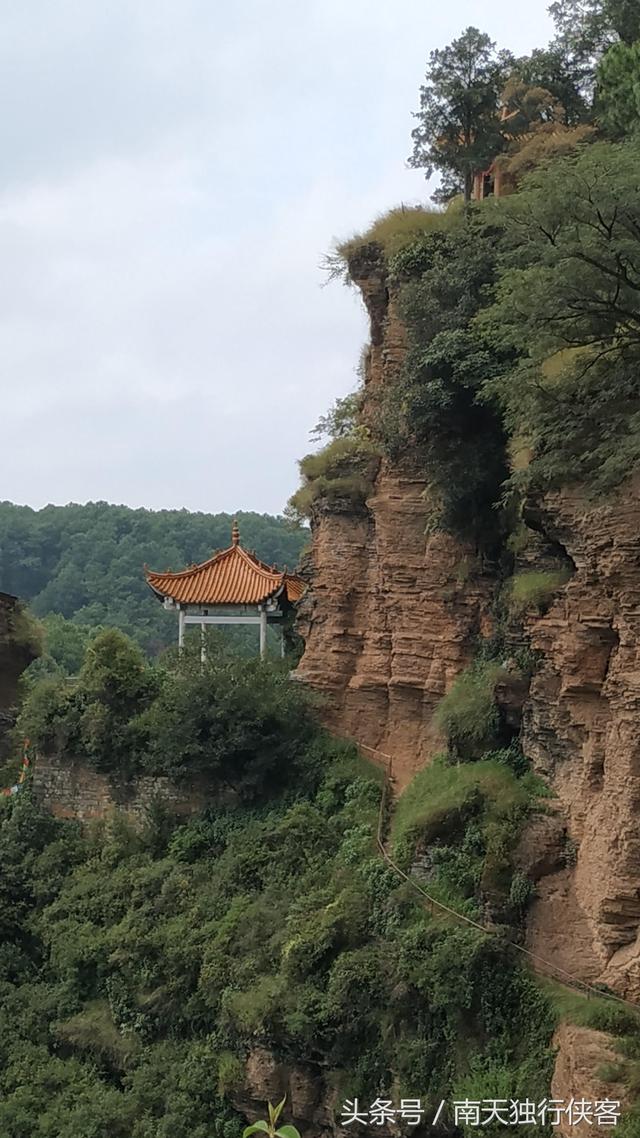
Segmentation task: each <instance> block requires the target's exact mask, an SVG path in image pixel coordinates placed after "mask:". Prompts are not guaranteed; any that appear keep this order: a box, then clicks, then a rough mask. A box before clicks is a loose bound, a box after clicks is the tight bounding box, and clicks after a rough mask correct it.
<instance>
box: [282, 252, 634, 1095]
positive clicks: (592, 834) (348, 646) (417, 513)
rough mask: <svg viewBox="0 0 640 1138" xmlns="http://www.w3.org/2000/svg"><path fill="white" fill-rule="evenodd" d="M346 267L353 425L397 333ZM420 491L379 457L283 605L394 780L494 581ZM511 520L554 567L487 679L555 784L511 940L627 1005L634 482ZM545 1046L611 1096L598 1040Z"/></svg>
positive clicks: (558, 1084) (534, 505) (573, 1085)
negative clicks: (501, 688) (501, 684)
mask: <svg viewBox="0 0 640 1138" xmlns="http://www.w3.org/2000/svg"><path fill="white" fill-rule="evenodd" d="M354 275H355V278H356V281H357V283H358V285H359V287H360V289H361V291H362V295H363V297H364V301H365V304H366V306H367V309H368V312H369V315H370V319H371V352H370V356H369V359H368V365H367V369H366V376H365V405H364V411H363V415H364V419H365V421H366V420H367V418H368V417H370V418H372V417H373V416H374V415H375V411H376V403H377V399H378V396H379V393H380V390H381V389H382V387H383V386H384V387H386V388H387V390H388V389H389V388H390V387H392V385H393V384H394V383H396V382H397V379H398V373H399V368H400V366H401V363H402V358H403V352H404V350H405V339H404V331H403V327H402V324H401V321H400V319H399V316H398V308H397V301H396V298H395V297H394V295H393V292H390V291H389V288H388V285H387V282H386V280H385V277H384V271H383V269H382V268H381V266H380V263H379V261H378V260H377V259H376V257H375V256H374V255H373V252H370V253H369V255H367V253H366V251H365V253H364V254H363V256H362V258H361V261H360V263H359V265H358V266H356V272H355V274H354ZM425 491H426V486H425V483H424V481H423V480H421V478H420V476H419V474H418V472H417V471H416V469H415V467H414V466H412V462H411V456H410V455H406V456H404V457H403V459H402V460H401V461H400V462H399V463H398V464H394V465H393V466H392V465H391V464H389V463H388V462H387V461H385V460H383V461H382V463H381V465H380V468H379V471H378V475H377V478H376V480H375V484H374V488H373V492H372V494H371V496H370V498H369V499H368V501H367V503H366V507H367V508H366V511H362V512H360V513H349V511H348V508H346V507H345V508H344V509H335V508H334V509H332V510H331V511H328V510H324V511H323V510H319V511H318V512H317V514H316V516H315V519H314V526H313V544H312V552H311V555H310V583H311V587H310V589H309V592H308V594H307V596H306V598H305V600H304V602H303V605H302V606H301V613H300V627H301V631H302V634H303V636H304V638H305V641H306V649H305V654H304V656H303V659H302V661H301V664H300V666H299V671H298V674H299V676H300V678H301V679H303V680H305V681H306V682H308V683H310V684H311V685H312V686H313V687H314V688H316V689H317V690H319V691H320V692H321V693H322V694H323V695H324V697H325V716H326V720H327V723H328V725H329V726H330V727H331V728H332V729H333V730H335V731H336V732H337V733H340V734H344V735H346V736H349V737H351V738H354V739H355V740H357V741H358V742H360V743H362V744H364V745H365V746H368V747H372V748H377V749H379V750H381V751H383V752H386V753H387V754H389V755H390V756H391V757H392V760H393V769H394V774H395V776H396V779H397V783H398V789H399V790H402V789H403V787H404V786H405V785H406V784H407V783H408V782H409V781H410V779H411V777H412V775H413V774H414V773H415V771H416V770H418V769H420V768H421V767H422V766H424V764H425V763H427V762H429V761H430V759H431V758H432V757H433V755H434V754H435V753H436V752H437V751H438V750H440V749H442V743H443V741H442V739H441V738H440V737H439V735H438V731H437V729H436V728H435V726H434V723H433V712H434V709H435V707H436V705H437V703H438V701H439V700H440V698H441V697H442V695H443V694H444V693H445V691H446V690H447V689H448V688H449V687H450V685H451V683H452V682H453V680H454V679H455V677H456V676H457V675H458V674H459V673H460V671H461V670H462V669H463V668H464V667H465V666H466V665H467V664H468V662H469V661H470V659H471V658H472V656H473V652H474V647H475V641H476V638H477V637H478V635H479V634H483V635H488V634H490V632H491V624H492V621H491V609H492V603H493V601H494V600H495V595H496V586H497V582H496V580H495V579H494V578H492V577H491V575H490V574H487V575H483V574H482V573H480V572H479V571H478V569H477V567H476V562H475V559H474V558H473V556H472V551H471V550H469V549H467V548H465V547H464V546H463V545H462V544H461V543H460V542H458V541H456V540H455V539H453V538H452V537H450V536H446V535H444V534H439V533H436V534H429V532H428V529H429V518H430V510H429V504H428V501H427V497H426V493H425ZM525 521H526V524H527V526H528V528H529V530H530V534H531V541H530V542H529V552H528V553H527V554H526V555H525V568H528V569H533V570H543V571H544V570H548V569H549V568H554V567H555V568H557V567H558V559H559V560H560V562H562V563H563V564H564V565H567V566H570V567H571V577H570V580H569V582H568V584H567V585H565V586H563V587H562V588H561V589H560V591H559V592H558V593H557V595H556V600H555V602H554V604H553V605H552V606H551V608H550V609H549V610H548V611H547V612H546V614H545V615H544V616H540V615H536V616H532V615H529V616H528V617H527V618H526V620H525V628H524V638H523V637H522V629H517V628H516V629H511V630H508V639H510V638H511V635H513V638H514V641H515V642H518V641H519V644H520V645H523V644H528V645H530V647H531V648H533V649H534V650H535V652H536V657H537V659H538V661H539V663H538V665H537V666H536V669H535V672H534V675H533V677H532V680H531V683H530V686H529V688H528V690H527V688H526V685H525V687H524V689H523V690H522V692H521V693H520V698H519V699H517V700H516V706H514V707H510V706H509V698H512V697H513V691H512V692H511V696H510V695H509V693H508V692H507V693H506V694H505V693H502V694H503V695H504V696H505V701H506V702H505V701H503V700H502V699H501V693H500V692H498V698H499V700H500V702H502V703H503V711H506V714H507V718H508V719H509V717H510V716H511V718H512V719H513V723H512V725H513V726H518V725H519V724H520V722H521V723H522V743H523V750H524V752H525V754H526V756H527V757H528V758H529V759H530V761H531V762H532V764H533V766H534V768H535V770H536V771H537V772H538V773H539V774H540V775H541V776H542V777H543V778H544V780H545V781H546V782H547V783H548V784H549V785H550V787H551V788H552V790H553V792H554V795H555V797H554V798H553V799H552V800H551V801H550V807H549V812H548V813H547V814H546V815H544V816H539V817H538V818H537V819H535V820H534V823H533V824H532V826H531V828H530V831H529V833H528V835H527V834H525V836H524V843H523V849H522V850H521V851H520V852H521V853H522V856H523V858H524V861H523V864H524V863H525V862H526V864H527V866H529V868H531V867H533V868H532V871H531V872H530V874H529V875H530V877H531V878H532V880H534V881H535V900H534V902H533V904H532V906H531V908H530V911H529V918H528V926H527V941H528V945H529V947H530V948H531V949H532V950H533V951H535V952H536V953H537V954H538V955H539V956H541V957H543V958H544V959H545V960H547V961H551V962H552V963H553V964H554V965H555V966H556V967H558V968H562V969H565V970H566V971H567V972H569V973H570V974H572V975H573V976H574V977H577V978H579V979H581V980H584V981H587V982H591V983H601V984H606V985H607V986H608V987H609V988H610V989H611V990H613V991H614V992H616V993H618V994H619V995H620V996H623V997H625V998H627V999H629V1000H632V1001H634V1002H638V1003H640V827H638V813H639V810H640V731H639V729H638V728H639V724H640V646H639V645H640V478H638V479H637V480H635V481H633V482H631V483H630V484H627V485H626V486H624V487H622V488H621V489H620V491H619V492H618V493H617V494H616V495H615V496H614V497H613V498H611V499H609V500H606V501H600V502H594V501H593V500H591V499H589V497H588V496H587V494H586V493H584V492H581V491H578V490H576V491H571V492H568V491H567V492H562V493H556V494H548V495H547V496H546V497H545V498H544V499H542V500H539V501H536V502H529V503H528V504H527V506H526V509H525ZM515 686H516V687H517V684H516V685H515ZM510 721H511V719H510ZM527 872H528V870H527ZM554 1042H555V1044H556V1046H557V1048H558V1058H557V1063H556V1071H555V1075H554V1084H553V1093H554V1094H555V1096H556V1097H558V1098H563V1099H565V1100H567V1101H568V1100H569V1099H570V1098H571V1097H572V1095H575V1096H576V1097H584V1096H585V1095H586V1097H592V1098H594V1099H595V1098H598V1097H607V1095H609V1097H611V1096H612V1095H613V1097H618V1098H624V1088H621V1087H620V1086H617V1087H611V1086H608V1087H607V1086H605V1085H604V1084H602V1083H601V1082H600V1081H599V1078H598V1071H599V1069H600V1068H601V1067H602V1065H603V1063H604V1062H606V1061H607V1059H609V1060H610V1059H611V1058H612V1054H613V1053H611V1052H610V1044H611V1041H610V1039H609V1037H607V1036H606V1035H602V1034H601V1033H599V1032H594V1031H591V1030H590V1029H587V1028H579V1027H576V1026H574V1025H572V1024H562V1025H561V1027H560V1028H559V1029H558V1032H557V1034H556V1038H555V1041H554ZM614 1058H615V1056H614ZM578 1084H579V1085H578ZM589 1091H592V1092H593V1093H592V1094H591V1096H590V1095H589V1093H588V1092H589Z"/></svg>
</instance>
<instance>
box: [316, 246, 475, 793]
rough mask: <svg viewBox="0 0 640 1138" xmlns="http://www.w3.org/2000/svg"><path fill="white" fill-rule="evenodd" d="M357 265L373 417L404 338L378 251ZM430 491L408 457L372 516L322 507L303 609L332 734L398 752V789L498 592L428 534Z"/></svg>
mask: <svg viewBox="0 0 640 1138" xmlns="http://www.w3.org/2000/svg"><path fill="white" fill-rule="evenodd" d="M352 272H353V276H354V279H355V280H356V282H357V284H358V285H359V286H360V288H361V291H362V295H363V298H364V301H365V304H366V306H367V309H368V312H369V317H370V322H371V347H370V351H369V353H368V355H367V362H366V368H365V404H364V409H363V418H364V421H365V422H367V421H371V420H372V419H373V418H374V417H375V415H376V408H377V403H378V399H379V397H380V393H381V391H382V389H383V388H385V389H387V390H388V389H389V388H392V386H393V385H394V384H395V383H396V382H397V379H398V374H399V369H400V366H401V363H402V358H403V355H404V351H405V334H404V328H403V326H402V322H401V320H400V318H399V314H398V308H397V300H396V297H395V296H394V294H393V291H392V290H390V289H389V287H388V282H387V280H386V276H385V271H384V267H383V264H382V262H381V259H380V257H379V256H378V255H377V254H376V251H375V247H368V248H367V249H365V250H364V252H363V253H362V254H361V255H360V256H359V258H358V260H357V262H356V263H354V264H353V265H352ZM426 489H427V488H426V484H425V482H424V479H421V478H420V477H419V476H418V475H417V474H416V472H415V470H414V469H413V468H412V463H411V460H410V458H409V459H406V460H404V461H402V462H400V463H397V464H393V465H391V464H390V463H389V462H387V461H383V462H381V464H380V468H379V471H378V474H377V477H376V480H375V485H374V490H373V493H372V495H371V497H370V498H369V499H368V501H367V503H366V510H365V511H363V512H360V513H357V514H355V513H350V512H348V510H345V511H338V510H335V509H334V510H332V511H331V512H329V511H321V510H320V511H318V512H317V514H316V516H315V518H314V524H313V547H312V553H311V566H310V574H311V582H312V585H311V588H310V590H309V593H308V595H307V597H306V599H305V601H304V602H303V604H302V605H301V607H300V616H299V629H300V631H301V633H302V635H303V637H304V639H305V653H304V656H303V658H302V661H301V663H300V665H299V667H298V671H297V676H298V678H299V679H301V680H304V681H305V682H307V683H309V684H311V685H312V686H313V687H314V688H316V689H317V690H318V691H320V692H321V693H322V694H323V695H324V696H325V701H326V702H325V715H326V721H327V723H328V725H329V726H330V727H331V728H332V729H333V730H335V731H336V732H337V733H340V734H343V735H346V736H349V737H350V738H354V739H356V740H357V741H358V742H359V743H362V744H364V745H366V746H368V747H371V748H375V749H377V750H379V751H381V752H383V753H384V754H386V755H389V756H390V757H391V759H392V762H393V771H394V775H395V777H396V780H397V782H398V785H399V787H400V788H402V787H403V786H404V785H406V783H407V782H408V781H410V779H411V777H412V775H413V774H414V773H415V772H416V770H419V769H420V767H422V766H424V764H425V762H428V761H429V759H430V758H431V757H432V756H433V754H434V753H435V752H437V751H438V750H439V749H441V747H442V739H441V737H440V735H439V733H438V731H437V729H436V728H435V726H434V723H433V711H434V708H435V706H436V704H437V703H438V702H439V700H440V699H441V698H442V696H443V694H444V693H445V691H446V690H447V689H448V687H449V686H450V685H451V683H452V682H453V680H454V679H455V677H456V676H457V675H458V673H459V672H460V671H461V670H462V669H463V668H464V667H465V666H466V664H467V663H468V662H469V660H470V658H471V654H472V651H473V645H474V642H475V640H476V638H477V637H478V635H480V634H481V633H486V632H487V631H488V629H489V627H490V616H489V611H490V603H491V598H492V594H493V581H492V579H491V577H490V576H483V575H482V574H481V573H480V572H479V571H478V567H477V564H476V561H475V557H474V556H473V551H472V550H470V549H469V548H467V547H465V546H464V545H462V544H461V543H460V542H459V541H457V540H455V539H454V538H452V537H450V536H448V535H446V534H443V533H433V534H431V533H429V532H428V530H429V521H430V509H429V504H428V501H427V499H426V496H425V494H426ZM381 761H385V760H384V759H383V758H381Z"/></svg>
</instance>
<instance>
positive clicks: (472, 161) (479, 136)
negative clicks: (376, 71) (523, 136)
mask: <svg viewBox="0 0 640 1138" xmlns="http://www.w3.org/2000/svg"><path fill="white" fill-rule="evenodd" d="M512 64H513V57H512V56H511V54H510V53H509V52H505V51H498V52H497V51H496V45H495V43H493V41H492V40H491V39H490V37H489V36H488V35H486V34H484V33H483V32H480V31H478V29H477V28H472V27H470V28H467V30H466V31H465V32H464V34H463V35H462V36H461V37H460V38H459V39H457V40H454V41H453V43H451V44H449V46H448V47H445V48H442V49H439V50H436V51H433V52H431V55H430V56H429V65H428V67H427V74H426V83H425V84H424V86H423V87H421V88H420V110H419V111H417V112H416V114H415V116H414V117H415V118H416V119H417V120H418V126H417V127H416V128H415V129H414V130H413V132H412V138H413V144H414V145H413V153H412V155H411V157H410V158H409V163H410V165H411V166H414V167H416V168H420V169H424V171H425V176H426V177H427V178H430V177H431V175H432V174H433V172H434V170H437V171H439V173H440V174H441V177H442V182H441V185H440V187H439V189H438V190H437V191H436V193H435V194H434V195H433V197H434V201H448V200H449V199H450V198H452V197H454V196H455V195H456V194H459V193H461V192H463V193H464V196H465V201H467V202H468V201H469V200H470V199H471V193H472V190H473V178H474V175H475V173H476V172H477V171H478V170H483V169H485V167H486V166H488V164H489V163H490V162H491V160H492V159H493V158H495V156H496V154H497V153H499V151H500V150H501V149H502V146H503V142H504V140H503V135H502V133H501V129H500V118H499V113H498V112H499V95H500V92H501V90H502V88H503V87H504V84H505V81H506V79H507V77H508V74H509V72H510V70H511V67H512Z"/></svg>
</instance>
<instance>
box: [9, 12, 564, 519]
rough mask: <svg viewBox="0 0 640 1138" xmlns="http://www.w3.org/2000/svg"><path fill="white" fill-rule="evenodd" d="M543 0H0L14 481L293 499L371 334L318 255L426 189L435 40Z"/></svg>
mask: <svg viewBox="0 0 640 1138" xmlns="http://www.w3.org/2000/svg"><path fill="white" fill-rule="evenodd" d="M546 3H547V0H531V2H530V3H529V4H526V5H525V4H514V3H513V0H486V2H484V3H480V2H479V0H449V2H448V3H441V2H440V0H270V2H269V3H267V0H243V2H242V3H240V2H235V3H234V2H233V0H232V2H229V0H225V2H224V3H223V2H221V0H108V2H107V3H105V2H104V0H101V2H98V0H23V2H22V3H16V2H15V0H0V14H1V24H0V27H1V29H2V35H1V36H0V93H1V101H2V105H3V107H4V112H3V115H2V117H1V119H0V143H1V145H0V152H1V154H2V181H1V183H0V246H1V249H0V253H1V258H2V264H3V266H4V270H3V274H2V278H1V285H0V360H1V364H0V366H1V368H2V401H1V408H2V411H1V436H0V499H2V498H5V499H11V500H13V501H16V502H26V503H29V504H31V505H33V506H41V505H43V504H45V503H47V502H55V503H64V502H68V501H87V500H96V499H105V500H107V501H113V502H124V503H127V504H129V505H133V506H151V507H154V508H161V507H165V506H166V507H178V506H186V507H187V508H189V509H196V510H213V511H215V510H223V509H226V510H230V511H231V510H235V509H255V510H260V511H269V512H274V513H275V512H280V511H281V509H282V508H283V506H284V504H285V502H286V499H287V497H288V496H289V494H290V493H291V492H292V490H293V489H295V486H296V485H297V465H296V459H297V458H299V457H300V456H301V455H302V454H304V453H305V452H306V451H307V450H309V449H310V444H309V430H310V429H311V428H312V427H313V425H314V423H316V421H317V420H318V417H319V416H320V415H321V414H322V413H323V412H324V411H325V410H326V409H327V407H328V406H329V405H330V404H331V403H332V401H333V400H334V398H336V396H339V395H343V394H345V393H346V392H347V391H349V390H351V389H352V388H353V386H354V385H355V382H356V380H355V375H354V365H355V363H356V361H357V358H358V354H359V349H360V346H361V344H362V343H363V342H364V340H365V338H366V327H365V321H364V318H363V314H362V311H361V308H360V305H359V302H358V299H357V297H356V296H355V295H354V294H353V293H351V292H350V291H348V290H346V289H344V288H343V287H341V286H339V285H332V286H330V287H328V288H322V287H321V285H322V283H323V273H322V271H321V269H320V267H319V266H320V263H321V259H322V255H323V253H324V252H325V251H326V250H327V249H328V248H329V247H330V246H331V243H332V240H333V239H334V238H335V237H345V236H348V235H350V234H351V233H353V232H354V231H356V230H359V229H362V228H365V227H366V225H367V224H368V222H369V221H370V220H371V219H372V217H373V216H374V215H375V214H376V213H378V212H380V211H382V210H385V209H387V208H388V207H390V206H391V205H394V204H397V203H398V202H400V201H404V202H415V201H419V200H421V199H424V198H425V197H426V195H427V192H428V191H427V189H426V186H425V183H424V179H423V178H422V176H421V174H420V173H419V172H417V171H412V170H408V169H407V168H406V165H405V159H406V157H407V154H408V153H409V150H410V131H411V127H412V122H411V111H412V110H414V109H415V108H416V105H417V92H418V88H419V86H420V83H421V81H422V79H423V76H424V66H425V60H426V57H427V54H428V52H429V51H430V50H431V49H432V48H434V47H438V46H442V45H444V44H445V43H448V42H449V41H450V40H451V39H452V38H453V37H454V36H456V35H458V34H459V33H460V31H461V30H462V29H463V28H464V27H466V26H467V25H468V24H470V23H474V24H476V25H478V26H480V27H482V28H483V29H485V30H487V31H489V32H490V33H491V34H492V36H493V37H494V38H495V39H497V40H498V42H499V44H500V45H501V46H505V47H506V46H508V47H511V48H512V49H513V50H514V51H516V52H524V51H527V50H529V49H530V48H531V47H533V46H534V45H541V44H543V43H545V42H546V41H547V39H548V38H549V34H550V31H551V27H550V22H549V19H548V17H547V15H546V11H545V9H546Z"/></svg>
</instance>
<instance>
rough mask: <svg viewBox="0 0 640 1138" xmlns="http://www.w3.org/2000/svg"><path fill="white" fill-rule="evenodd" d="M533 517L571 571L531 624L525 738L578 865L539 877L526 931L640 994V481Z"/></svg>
mask: <svg viewBox="0 0 640 1138" xmlns="http://www.w3.org/2000/svg"><path fill="white" fill-rule="evenodd" d="M534 521H535V523H536V524H538V525H542V526H543V527H544V529H545V531H546V533H547V534H549V535H550V537H552V539H553V540H554V541H556V542H558V543H560V544H561V545H562V546H563V548H564V549H565V550H566V551H567V553H568V554H569V556H570V557H571V560H572V561H573V563H574V565H575V573H574V575H573V577H572V579H571V581H570V582H569V583H568V585H566V586H565V588H564V589H563V591H562V594H561V596H560V597H559V599H558V600H557V602H556V603H555V604H554V605H553V607H552V608H551V609H550V611H549V612H548V613H547V614H546V615H545V616H544V617H542V618H540V619H538V620H535V621H532V622H531V624H530V636H531V643H532V645H533V647H534V648H536V649H538V650H539V651H540V652H541V653H542V654H543V655H542V661H543V662H542V665H541V667H540V669H539V671H538V672H537V674H536V675H535V676H534V679H533V682H532V685H531V691H530V696H529V700H528V702H527V704H526V707H525V729H524V747H525V751H526V753H527V755H528V756H529V757H530V759H531V760H532V762H533V764H534V767H535V768H536V770H537V771H538V772H539V773H540V774H542V775H543V776H544V777H545V778H546V779H547V780H548V781H549V782H550V783H551V785H552V786H553V788H554V790H555V791H556V794H557V795H558V799H559V803H560V805H561V808H562V809H563V811H564V814H565V817H566V821H567V830H568V835H569V840H570V842H571V843H572V852H573V856H572V858H571V859H570V860H571V861H573V862H574V863H575V864H574V865H573V867H572V868H571V867H570V868H569V869H565V870H562V871H561V872H560V873H559V874H556V875H551V876H550V877H548V878H546V879H545V880H544V881H543V882H542V883H541V885H540V886H539V898H538V901H537V903H536V905H535V906H534V909H533V912H532V918H531V921H530V928H529V938H530V942H531V943H532V944H533V945H536V944H540V943H541V942H542V941H543V942H544V943H545V946H546V950H547V954H548V953H549V952H553V953H557V954H558V955H559V956H560V957H562V959H563V960H564V962H565V964H564V966H567V965H568V964H569V962H571V964H572V971H574V972H575V971H577V972H578V973H579V974H580V975H581V978H583V979H591V980H592V979H598V980H599V981H601V982H604V983H606V984H608V985H610V986H611V987H612V988H613V989H614V990H615V991H616V992H618V993H619V994H620V995H623V996H626V997H628V998H630V999H632V1000H635V1001H640V831H639V828H638V812H639V807H640V732H639V731H638V724H639V723H640V588H639V586H640V526H639V522H640V484H639V483H638V482H634V483H632V484H630V485H627V486H626V487H624V488H623V489H622V490H621V491H620V492H619V493H618V494H617V495H616V497H615V498H614V499H613V500H611V501H608V502H606V503H601V504H594V503H592V502H589V501H588V500H587V499H586V498H585V496H584V494H582V493H579V492H574V493H563V494H557V495H553V496H550V497H548V498H547V500H546V501H545V502H544V504H543V505H542V507H539V509H538V511H537V512H536V514H535V516H534ZM568 912H571V913H572V914H573V931H572V933H569V931H568V930H567V927H566V917H567V913H568ZM563 913H564V921H563V920H562V914H563Z"/></svg>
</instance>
